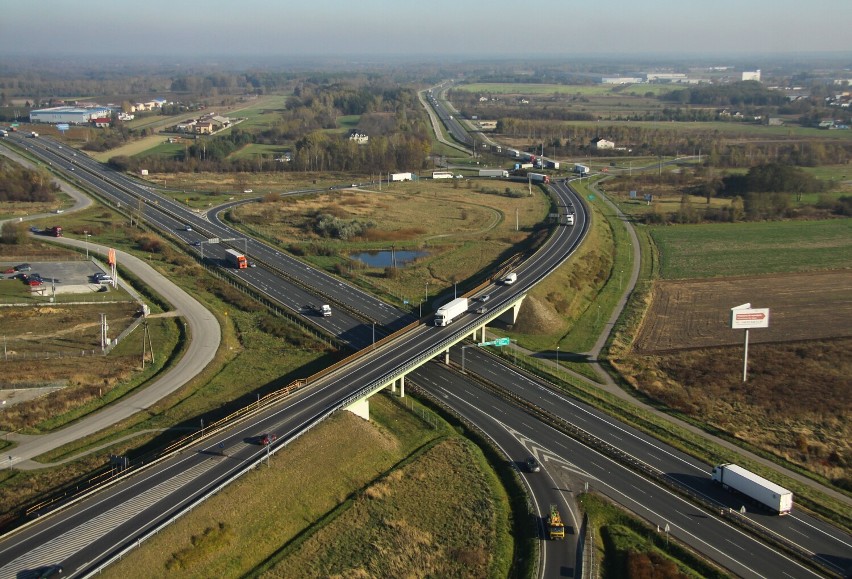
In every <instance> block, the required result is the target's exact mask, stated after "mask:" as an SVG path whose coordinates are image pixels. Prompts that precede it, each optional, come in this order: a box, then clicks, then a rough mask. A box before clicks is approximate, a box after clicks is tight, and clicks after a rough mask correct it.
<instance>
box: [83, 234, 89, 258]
mask: <svg viewBox="0 0 852 579" xmlns="http://www.w3.org/2000/svg"><path fill="white" fill-rule="evenodd" d="M83 235H85V236H86V260H87V261H88V259H89V232H88V231H87V230H85V229H84V230H83Z"/></svg>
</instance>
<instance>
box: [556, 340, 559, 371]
mask: <svg viewBox="0 0 852 579" xmlns="http://www.w3.org/2000/svg"><path fill="white" fill-rule="evenodd" d="M556 371H557V372H559V346H556Z"/></svg>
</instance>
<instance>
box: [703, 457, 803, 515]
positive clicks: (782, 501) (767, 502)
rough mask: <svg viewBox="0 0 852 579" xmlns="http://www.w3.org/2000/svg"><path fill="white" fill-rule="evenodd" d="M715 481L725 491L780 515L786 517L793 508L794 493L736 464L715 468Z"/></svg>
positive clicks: (713, 476) (713, 475)
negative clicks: (738, 494) (743, 497)
mask: <svg viewBox="0 0 852 579" xmlns="http://www.w3.org/2000/svg"><path fill="white" fill-rule="evenodd" d="M712 479H713V481H715V482H717V483H719V484H721V485H722V488H723V489H725V490H734V491H736V492H738V493H740V494H742V495H745V496H747V497H748V498H750V499H752V500H754V501H757V502H758V503H760V504H762V505H764V506H766V507H768V508H769V509H771V510H772V511H774V512H775V513H777V514H779V515H786V514H787V513H789V512H790V511H791V510H792V508H793V493H791V492H790V491H788V490H787V489H785V488H784V487H782V486H779V485H777V484H775V483H774V482H772V481H769V480H766V479H765V478H763V477H762V476H760V475H757V474H754V473H753V472H751V471H748V470H746V469H744V468H743V467H741V466H737V465H735V464H720V465H718V466H715V467H713V474H712Z"/></svg>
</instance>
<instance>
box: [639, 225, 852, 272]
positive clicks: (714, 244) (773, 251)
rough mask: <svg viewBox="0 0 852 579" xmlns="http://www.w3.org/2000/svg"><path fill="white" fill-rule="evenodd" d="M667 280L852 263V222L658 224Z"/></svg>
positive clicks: (653, 230)
mask: <svg viewBox="0 0 852 579" xmlns="http://www.w3.org/2000/svg"><path fill="white" fill-rule="evenodd" d="M650 231H651V236H652V237H653V238H654V242H655V243H656V244H657V246H658V247H659V250H660V255H661V260H662V268H661V275H662V277H663V278H665V279H685V278H702V277H727V276H737V275H758V274H768V273H782V272H791V273H792V272H804V271H815V270H829V269H843V268H849V267H852V221H850V220H849V219H836V220H827V221H778V222H761V223H733V224H727V223H726V224H712V225H703V224H702V225H683V226H668V227H654V228H651V229H650Z"/></svg>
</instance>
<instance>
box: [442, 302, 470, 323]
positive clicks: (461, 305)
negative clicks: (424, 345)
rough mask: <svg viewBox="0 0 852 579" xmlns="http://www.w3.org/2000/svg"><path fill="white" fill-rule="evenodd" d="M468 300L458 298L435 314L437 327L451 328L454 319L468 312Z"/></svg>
mask: <svg viewBox="0 0 852 579" xmlns="http://www.w3.org/2000/svg"><path fill="white" fill-rule="evenodd" d="M467 307H468V304H467V298H456V299H454V300H453V301H451V302H447V303H446V304H444V305H443V306H441V307H440V308H438V311H437V312H435V325H436V326H449V325H450V324H451V323H452V322H453V320H454V319H456V318H457V317H459V316H460V315H462V314H463V313H465V312H466V311H467Z"/></svg>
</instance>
